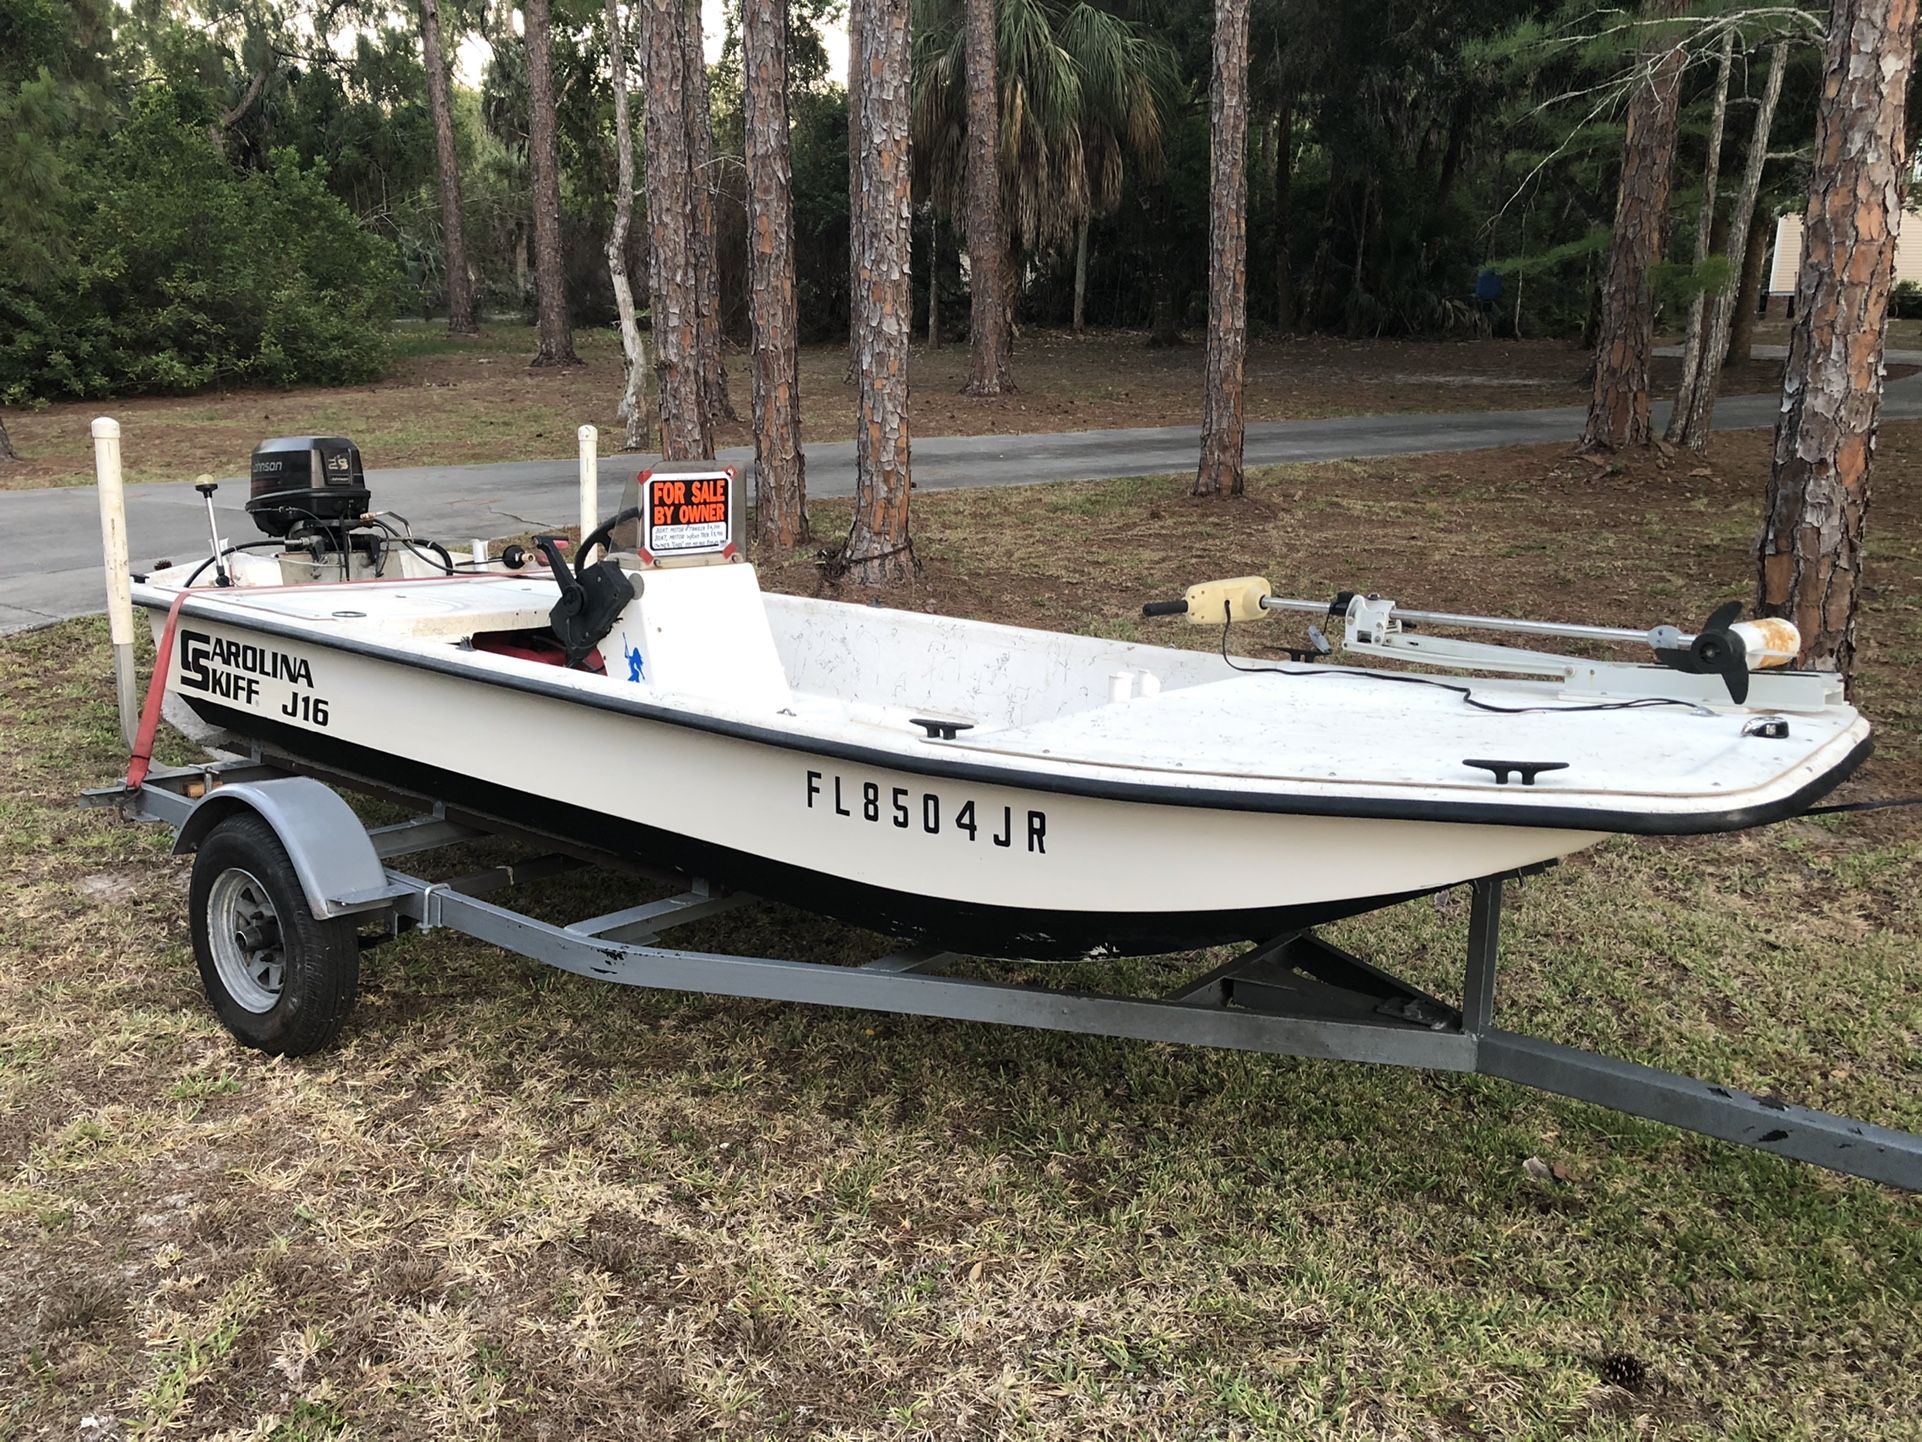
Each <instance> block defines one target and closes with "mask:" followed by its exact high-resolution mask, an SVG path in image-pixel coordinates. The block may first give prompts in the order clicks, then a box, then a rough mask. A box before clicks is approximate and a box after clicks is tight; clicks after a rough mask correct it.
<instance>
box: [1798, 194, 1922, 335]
mask: <svg viewBox="0 0 1922 1442" xmlns="http://www.w3.org/2000/svg"><path fill="white" fill-rule="evenodd" d="M1904 214H1905V215H1906V214H1907V212H1904ZM1906 231H1908V228H1907V227H1906V226H1903V225H1902V224H1901V222H1900V221H1898V222H1897V229H1896V234H1895V280H1896V283H1897V284H1898V285H1899V284H1900V283H1901V282H1903V281H1905V280H1912V281H1914V282H1915V283H1916V284H1918V285H1922V225H1918V226H1917V227H1916V228H1915V229H1914V231H1912V232H1908V233H1905V232H1906ZM1801 269H1802V217H1801V216H1800V215H1784V216H1782V217H1781V218H1780V219H1778V220H1777V221H1776V222H1775V249H1774V251H1773V253H1771V254H1770V256H1769V270H1768V283H1767V290H1766V292H1765V295H1764V303H1763V313H1764V314H1766V315H1786V314H1787V313H1788V308H1789V301H1790V300H1792V299H1793V298H1794V296H1795V278H1796V276H1797V275H1798V274H1800V273H1801Z"/></svg>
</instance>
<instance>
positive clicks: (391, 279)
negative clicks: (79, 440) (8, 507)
mask: <svg viewBox="0 0 1922 1442" xmlns="http://www.w3.org/2000/svg"><path fill="white" fill-rule="evenodd" d="M73 174H74V175H75V176H76V180H75V182H74V185H73V188H72V191H71V193H70V194H69V195H68V196H67V198H66V199H67V205H66V215H65V217H64V218H65V221H66V224H65V225H64V226H62V227H60V228H61V229H64V230H65V232H66V234H65V236H64V240H65V244H63V245H62V246H61V247H60V248H59V250H58V251H57V253H55V255H54V257H53V258H52V260H51V261H50V262H49V263H48V264H47V265H46V266H45V267H44V268H43V270H42V272H41V273H40V274H37V275H34V276H33V277H32V278H31V280H28V279H26V278H23V277H21V276H17V275H16V276H8V275H4V274H0V400H4V401H9V402H19V401H24V400H33V399H50V398H54V397H60V396H71V397H97V396H107V395H115V394H124V393H127V392H136V391H190V390H196V389H199V388H201V387H203V386H208V385H216V384H219V385H247V384H255V385H276V386H288V385H295V384H300V383H319V384H334V385H338V384H348V383H353V382H357V381H365V380H370V379H372V378H374V377H376V376H378V375H380V374H381V372H382V371H383V370H384V369H385V368H386V366H387V363H388V358H389V355H388V330H389V327H390V325H391V323H392V320H393V314H394V309H395V304H396V300H397V291H398V285H399V281H400V267H399V260H398V256H397V255H396V252H395V250H394V247H393V245H392V244H391V243H390V242H389V241H387V240H384V239H382V238H381V237H379V236H376V235H374V234H372V233H371V232H369V231H367V230H366V229H364V228H363V227H362V226H361V224H360V223H359V221H358V220H356V218H355V217H354V215H353V213H352V212H351V211H349V210H348V208H347V207H346V206H345V205H343V204H342V203H341V201H340V200H339V199H338V198H337V197H336V196H335V195H333V194H332V193H331V192H330V191H329V190H328V188H327V185H326V176H325V173H324V171H323V170H322V168H321V167H320V166H319V165H309V166H302V165H301V164H300V162H299V160H298V158H297V157H296V156H295V155H294V153H293V152H292V151H287V150H279V151H275V152H273V153H272V154H271V155H270V157H269V158H268V161H267V163H266V164H265V165H264V166H263V167H262V168H260V169H244V168H241V167H239V166H236V165H234V164H233V163H231V162H230V161H229V160H228V159H227V158H226V156H225V155H223V154H222V153H221V152H220V150H219V149H218V148H217V147H216V146H215V144H214V142H213V140H212V138H211V137H210V136H209V135H208V133H207V130H206V128H205V126H204V125H202V124H198V123H194V121H192V120H190V119H189V118H188V117H187V116H185V115H183V114H181V113H179V112H178V111H177V110H176V108H175V105H174V102H173V100H172V98H171V97H170V96H169V95H167V94H165V93H162V94H157V95H154V96H151V97H148V98H145V99H143V100H141V101H138V102H136V104H135V108H134V110H133V113H132V114H130V115H129V116H127V117H126V119H125V121H124V123H123V124H121V125H120V126H118V127H117V128H116V129H115V130H113V131H112V133H110V134H109V135H107V136H106V137H105V138H104V139H103V140H102V141H101V142H100V144H99V146H98V147H97V149H96V150H95V152H94V154H93V155H92V156H90V157H89V163H88V164H87V165H86V166H84V167H76V168H75V171H74V172H73Z"/></svg>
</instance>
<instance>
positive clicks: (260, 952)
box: [187, 811, 360, 1056]
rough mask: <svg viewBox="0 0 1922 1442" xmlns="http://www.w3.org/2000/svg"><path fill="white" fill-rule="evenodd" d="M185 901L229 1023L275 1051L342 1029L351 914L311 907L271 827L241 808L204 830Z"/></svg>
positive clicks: (211, 991) (350, 980) (198, 950)
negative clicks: (324, 916) (327, 914)
mask: <svg viewBox="0 0 1922 1442" xmlns="http://www.w3.org/2000/svg"><path fill="white" fill-rule="evenodd" d="M187 906H188V916H189V920H190V923H191V925H192V928H193V940H194V959H195V960H196V961H198V962H199V963H200V980H201V984H202V985H203V986H205V987H206V989H207V999H208V1000H209V1001H211V1002H212V1003H213V1007H214V1011H215V1012H216V1013H218V1014H219V1016H220V1019H221V1021H222V1022H223V1023H224V1024H225V1025H226V1027H227V1030H229V1031H231V1032H232V1033H233V1034H234V1035H235V1036H237V1037H239V1038H240V1040H241V1041H243V1042H245V1043H246V1044H247V1045H248V1046H251V1047H257V1048H259V1049H260V1050H261V1051H264V1052H271V1053H273V1054H274V1055H276V1056H305V1055H307V1054H308V1053H309V1052H315V1051H319V1050H320V1049H321V1048H322V1047H324V1046H326V1045H328V1044H329V1043H330V1042H332V1041H333V1039H334V1038H335V1037H336V1036H338V1035H339V1034H340V1028H341V1024H342V1023H343V1022H345V1021H346V1020H347V1014H348V1012H350V1011H352V1010H353V1006H354V992H355V988H356V987H357V985H358V983H359V980H360V947H359V943H358V941H357V940H356V939H355V935H354V920H353V918H352V917H350V916H340V917H333V918H331V919H329V920H324V921H323V920H321V919H320V918H319V917H316V916H315V915H314V913H313V910H312V908H310V907H309V906H308V905H307V897H306V894H305V893H304V892H303V891H302V890H301V886H300V879H299V877H298V876H296V875H295V874H294V864H293V862H292V861H290V860H289V859H288V857H287V848H286V847H284V846H282V845H281V843H280V838H279V837H278V836H276V835H275V834H274V829H273V827H271V826H269V825H268V824H267V823H266V822H265V821H264V820H262V819H261V818H260V817H259V816H257V815H256V814H254V813H253V812H252V811H243V812H240V813H238V814H236V815H233V816H229V817H228V818H227V819H226V820H224V821H221V822H220V823H218V824H217V825H216V826H215V827H214V828H213V830H211V831H209V832H208V833H207V836H206V839H205V840H203V841H202V842H201V844H200V850H199V853H198V854H197V855H196V856H195V857H194V871H193V884H192V886H191V888H190V890H189V892H188V901H187Z"/></svg>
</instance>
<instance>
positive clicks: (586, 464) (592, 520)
mask: <svg viewBox="0 0 1922 1442" xmlns="http://www.w3.org/2000/svg"><path fill="white" fill-rule="evenodd" d="M575 435H576V436H577V437H578V438H579V440H580V443H581V540H582V541H583V542H585V541H586V540H587V533H588V532H589V531H591V530H593V529H594V528H595V527H596V526H598V525H599V524H600V523H601V515H600V509H601V474H600V462H599V460H598V459H597V458H596V457H595V454H594V446H595V442H596V441H598V440H599V439H600V435H601V433H600V432H599V431H597V430H595V429H594V427H592V426H582V427H581V428H580V430H578V431H576V432H575ZM580 559H581V561H582V562H583V563H585V562H587V561H590V560H592V559H593V558H592V557H591V556H587V555H585V554H583V555H582V556H581V558H580Z"/></svg>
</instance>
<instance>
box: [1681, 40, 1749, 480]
mask: <svg viewBox="0 0 1922 1442" xmlns="http://www.w3.org/2000/svg"><path fill="white" fill-rule="evenodd" d="M1734 66H1735V32H1734V31H1733V30H1728V31H1725V32H1724V33H1723V35H1722V55H1721V58H1720V59H1719V60H1718V61H1717V62H1716V66H1715V108H1714V109H1713V110H1712V111H1710V112H1709V123H1708V151H1707V156H1706V159H1705V160H1704V162H1703V165H1702V204H1701V207H1700V208H1699V209H1698V210H1697V211H1696V214H1695V272H1696V276H1697V284H1698V286H1699V284H1700V276H1701V272H1702V267H1704V266H1705V265H1707V264H1708V253H1709V235H1710V232H1711V231H1713V230H1714V228H1715V198H1716V197H1715V192H1716V187H1717V186H1718V185H1719V184H1720V182H1721V178H1722V132H1723V130H1724V129H1725V128H1726V126H1727V123H1728V82H1729V73H1730V71H1731V70H1733V68H1734ZM1722 293H1723V294H1726V290H1724V291H1723V292H1722ZM1718 299H1719V296H1718ZM1708 319H1709V296H1708V292H1707V291H1706V290H1704V289H1697V290H1696V292H1695V295H1694V298H1693V299H1692V300H1690V301H1689V303H1688V325H1687V326H1686V327H1685V328H1684V330H1683V333H1682V380H1681V384H1680V386H1679V387H1678V388H1677V389H1676V392H1675V404H1674V406H1673V407H1672V408H1671V409H1670V410H1669V413H1668V429H1667V430H1666V431H1665V432H1664V433H1663V434H1664V435H1665V437H1666V438H1667V439H1668V440H1669V441H1670V442H1671V443H1679V442H1681V441H1682V440H1683V439H1684V438H1685V437H1686V435H1687V433H1688V422H1689V416H1690V414H1691V411H1692V410H1693V402H1694V400H1695V397H1696V396H1697V394H1698V393H1699V389H1700V382H1701V375H1702V370H1703V366H1702V354H1703V346H1704V345H1705V344H1706V343H1707V340H1708V326H1707V324H1706V322H1707V321H1708ZM1704 444H1706V442H1704ZM1698 449H1699V447H1698Z"/></svg>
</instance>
